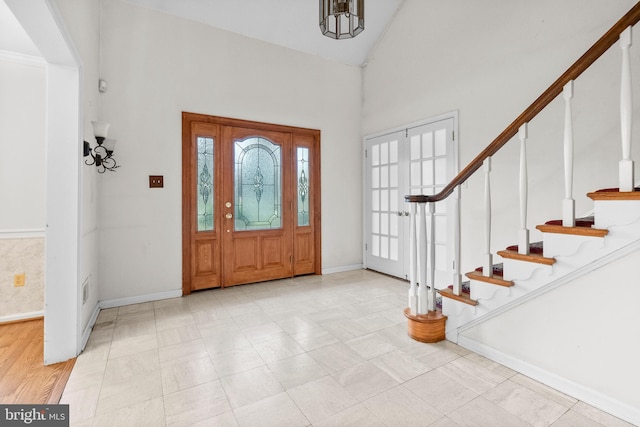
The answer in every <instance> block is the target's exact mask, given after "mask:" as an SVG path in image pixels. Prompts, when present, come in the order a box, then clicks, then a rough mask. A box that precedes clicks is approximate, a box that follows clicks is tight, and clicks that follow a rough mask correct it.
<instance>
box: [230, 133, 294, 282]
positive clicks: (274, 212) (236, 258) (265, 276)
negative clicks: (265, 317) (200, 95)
mask: <svg viewBox="0 0 640 427" xmlns="http://www.w3.org/2000/svg"><path fill="white" fill-rule="evenodd" d="M223 144H224V147H223V153H224V154H223V155H224V156H225V159H227V162H226V165H227V167H226V169H225V171H224V172H223V184H222V188H223V191H222V193H223V194H224V196H223V200H222V203H223V219H222V223H223V226H222V227H223V242H224V248H225V251H224V253H223V265H224V272H225V273H224V276H225V286H227V285H234V284H240V283H252V282H257V281H262V280H270V279H276V278H283V277H290V276H292V271H293V268H292V258H293V253H292V250H293V249H292V247H293V241H292V235H293V218H294V212H293V210H292V204H293V196H294V194H293V193H292V192H293V191H295V190H294V189H293V186H292V185H291V178H292V177H293V175H292V170H291V168H285V167H283V165H285V164H287V165H288V164H291V161H292V160H291V156H292V154H291V151H292V150H291V135H290V134H288V133H280V132H272V131H261V130H256V129H246V128H237V127H225V131H224V139H223Z"/></svg>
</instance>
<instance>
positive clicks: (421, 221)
mask: <svg viewBox="0 0 640 427" xmlns="http://www.w3.org/2000/svg"><path fill="white" fill-rule="evenodd" d="M425 205H426V203H419V204H418V262H417V264H418V277H419V281H420V282H419V284H418V314H427V313H428V312H429V308H428V306H429V301H428V299H429V295H428V292H427V287H428V282H427V256H428V255H427V254H428V252H427V215H426V214H425ZM430 231H431V232H433V230H430Z"/></svg>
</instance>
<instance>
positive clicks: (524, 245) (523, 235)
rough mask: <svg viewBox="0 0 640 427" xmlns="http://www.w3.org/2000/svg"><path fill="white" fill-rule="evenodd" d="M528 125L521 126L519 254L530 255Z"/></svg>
mask: <svg viewBox="0 0 640 427" xmlns="http://www.w3.org/2000/svg"><path fill="white" fill-rule="evenodd" d="M527 136H528V133H527V124H526V123H525V124H523V125H522V126H520V129H519V130H518V138H520V232H519V233H518V253H520V254H523V255H529V230H528V229H527V203H528V191H529V190H528V189H529V186H528V185H529V184H528V177H527Z"/></svg>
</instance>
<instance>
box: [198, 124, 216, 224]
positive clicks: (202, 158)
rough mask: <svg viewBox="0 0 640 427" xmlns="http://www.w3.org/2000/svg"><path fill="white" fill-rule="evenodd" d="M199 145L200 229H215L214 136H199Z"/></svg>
mask: <svg viewBox="0 0 640 427" xmlns="http://www.w3.org/2000/svg"><path fill="white" fill-rule="evenodd" d="M197 145H198V181H197V183H196V191H197V193H198V214H197V215H198V221H197V224H198V231H212V230H213V176H214V175H213V138H210V137H204V136H199V137H198V138H197Z"/></svg>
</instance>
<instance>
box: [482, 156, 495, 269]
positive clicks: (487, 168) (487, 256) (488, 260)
mask: <svg viewBox="0 0 640 427" xmlns="http://www.w3.org/2000/svg"><path fill="white" fill-rule="evenodd" d="M483 163H484V215H485V222H484V244H485V246H484V249H485V253H484V264H483V266H482V267H483V268H482V274H483V275H484V276H485V277H491V276H493V255H491V179H490V178H491V157H487V158H486V159H484V162H483Z"/></svg>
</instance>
